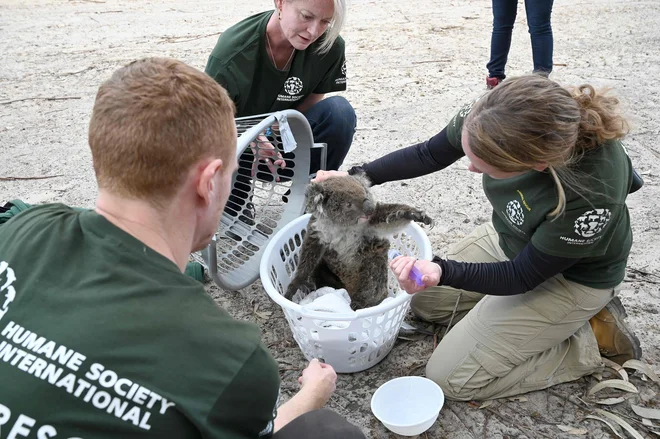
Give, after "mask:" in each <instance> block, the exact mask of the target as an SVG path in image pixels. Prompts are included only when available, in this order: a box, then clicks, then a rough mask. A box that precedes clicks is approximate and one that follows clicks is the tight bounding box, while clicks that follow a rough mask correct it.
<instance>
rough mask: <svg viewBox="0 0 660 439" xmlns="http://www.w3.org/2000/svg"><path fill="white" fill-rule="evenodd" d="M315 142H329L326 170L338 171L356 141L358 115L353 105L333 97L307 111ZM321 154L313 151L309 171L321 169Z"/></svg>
mask: <svg viewBox="0 0 660 439" xmlns="http://www.w3.org/2000/svg"><path fill="white" fill-rule="evenodd" d="M305 117H306V118H307V120H308V121H309V125H310V127H311V128H312V134H313V135H314V142H316V143H325V144H327V145H328V156H327V166H326V167H327V169H328V170H337V169H339V167H340V166H341V164H342V163H343V162H344V158H345V157H346V154H348V150H349V148H350V147H351V143H353V135H354V134H355V125H356V123H357V118H356V116H355V110H354V109H353V107H352V106H351V104H350V103H349V102H348V101H347V100H346V98H344V97H342V96H332V97H329V98H326V99H323V100H322V101H320V102H318V103H316V104H315V105H314V106H312V107H311V108H310V109H309V110H307V111H306V112H305ZM319 157H320V156H319V155H318V154H316V153H315V152H313V153H312V167H311V169H310V174H313V173H315V172H316V171H318V170H319Z"/></svg>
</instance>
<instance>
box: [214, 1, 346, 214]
mask: <svg viewBox="0 0 660 439" xmlns="http://www.w3.org/2000/svg"><path fill="white" fill-rule="evenodd" d="M274 3H275V10H269V11H266V12H262V13H260V14H257V15H253V16H251V17H248V18H246V19H244V20H243V21H241V22H239V23H237V24H235V25H233V26H232V27H230V28H229V29H227V30H226V31H225V32H223V33H222V35H221V36H220V37H219V38H218V42H217V44H216V46H215V48H214V49H213V52H212V53H211V55H210V56H209V59H208V62H207V65H206V73H207V74H209V75H210V76H211V77H212V78H213V79H215V80H216V81H217V82H218V83H219V84H220V85H222V86H223V87H224V88H225V89H226V90H227V91H228V92H229V96H231V98H232V99H233V100H234V103H235V104H236V116H237V117H243V116H252V115H257V114H263V113H270V112H274V111H280V110H288V109H295V110H298V111H300V112H301V113H303V114H304V115H305V116H306V118H307V120H308V121H309V123H310V126H311V128H312V133H313V135H314V141H315V142H317V143H326V144H327V169H338V168H339V166H340V165H341V164H342V162H343V161H344V157H346V154H347V153H348V150H349V148H350V146H351V143H352V142H353V135H354V134H355V124H356V117H355V110H354V109H353V107H352V106H351V104H350V103H349V102H348V101H347V100H346V99H345V98H344V97H341V96H333V97H329V98H325V95H326V94H327V93H332V92H339V91H344V90H346V57H345V53H344V40H343V39H342V38H341V36H339V33H340V31H341V29H342V27H343V24H344V21H345V19H346V1H345V0H275V2H274ZM324 98H325V99H324ZM264 140H265V139H264ZM271 151H272V154H270V155H269V156H265V152H264V151H260V155H261V157H259V159H260V160H261V161H262V162H265V164H267V165H268V167H269V168H270V170H271V172H275V166H273V165H276V166H281V167H283V166H284V161H283V160H282V157H281V156H280V155H278V153H277V151H275V150H271ZM312 161H313V164H312V169H310V172H311V173H314V172H316V171H317V170H318V164H319V156H318V155H317V151H316V150H315V151H313V156H312ZM230 205H231V203H230Z"/></svg>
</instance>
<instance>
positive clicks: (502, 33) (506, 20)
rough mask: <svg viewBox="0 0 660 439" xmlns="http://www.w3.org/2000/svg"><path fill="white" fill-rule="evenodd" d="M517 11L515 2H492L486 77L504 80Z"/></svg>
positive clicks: (507, 0) (504, 0)
mask: <svg viewBox="0 0 660 439" xmlns="http://www.w3.org/2000/svg"><path fill="white" fill-rule="evenodd" d="M517 11H518V1H517V0H493V32H492V34H491V39H490V61H488V64H487V65H486V68H487V69H488V76H489V77H491V78H498V79H500V80H501V79H504V78H505V77H506V75H505V73H504V69H505V67H506V61H507V57H508V56H509V49H510V48H511V33H512V32H513V24H514V23H515V21H516V13H517Z"/></svg>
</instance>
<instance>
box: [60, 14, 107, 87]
mask: <svg viewBox="0 0 660 439" xmlns="http://www.w3.org/2000/svg"><path fill="white" fill-rule="evenodd" d="M94 21H96V20H94ZM97 23H98V21H97ZM88 70H94V67H93V66H90V67H87V68H86V69H82V70H78V71H77V72H67V73H62V74H61V75H58V77H60V76H71V75H77V74H78V73H83V72H86V71H88Z"/></svg>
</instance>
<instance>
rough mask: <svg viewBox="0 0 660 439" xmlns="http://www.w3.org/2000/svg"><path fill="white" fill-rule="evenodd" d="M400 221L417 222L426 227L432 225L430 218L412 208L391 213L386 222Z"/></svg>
mask: <svg viewBox="0 0 660 439" xmlns="http://www.w3.org/2000/svg"><path fill="white" fill-rule="evenodd" d="M402 219H403V220H408V221H417V222H418V223H422V224H426V225H428V226H432V225H433V219H431V217H429V216H428V215H426V214H425V213H424V212H422V211H421V210H419V209H415V208H414V207H406V208H403V209H400V210H397V211H396V212H393V213H392V214H390V215H389V216H388V218H387V222H388V223H391V222H394V221H397V220H402Z"/></svg>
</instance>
